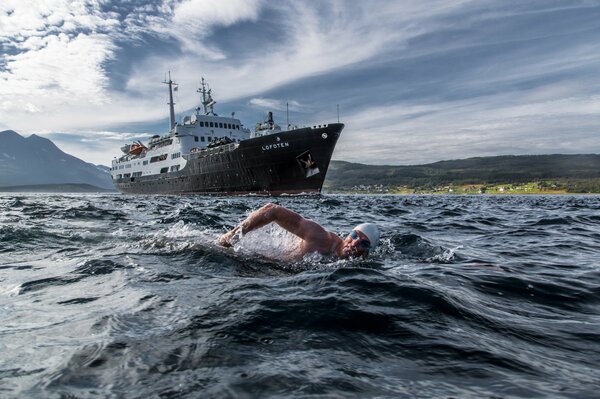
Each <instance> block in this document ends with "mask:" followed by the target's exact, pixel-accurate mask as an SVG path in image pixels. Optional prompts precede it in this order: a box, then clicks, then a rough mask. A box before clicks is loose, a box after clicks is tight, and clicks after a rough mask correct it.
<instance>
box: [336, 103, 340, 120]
mask: <svg viewBox="0 0 600 399" xmlns="http://www.w3.org/2000/svg"><path fill="white" fill-rule="evenodd" d="M337 112H338V123H340V104H337Z"/></svg>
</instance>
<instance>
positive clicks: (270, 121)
mask: <svg viewBox="0 0 600 399" xmlns="http://www.w3.org/2000/svg"><path fill="white" fill-rule="evenodd" d="M267 122H269V125H273V123H274V122H273V112H271V111H269V119H267Z"/></svg>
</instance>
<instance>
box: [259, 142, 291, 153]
mask: <svg viewBox="0 0 600 399" xmlns="http://www.w3.org/2000/svg"><path fill="white" fill-rule="evenodd" d="M289 146H290V143H288V142H287V141H286V142H285V143H275V144H267V145H263V146H262V150H263V151H269V150H272V149H275V148H285V147H289Z"/></svg>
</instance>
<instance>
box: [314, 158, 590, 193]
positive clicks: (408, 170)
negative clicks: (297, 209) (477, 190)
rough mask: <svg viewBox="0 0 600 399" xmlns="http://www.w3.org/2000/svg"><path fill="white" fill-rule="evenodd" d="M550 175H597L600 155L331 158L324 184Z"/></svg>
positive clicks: (413, 184) (437, 182) (415, 184)
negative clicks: (376, 161) (401, 162)
mask: <svg viewBox="0 0 600 399" xmlns="http://www.w3.org/2000/svg"><path fill="white" fill-rule="evenodd" d="M549 179H570V180H581V179H600V155H598V154H579V155H564V154H552V155H502V156H493V157H477V158H468V159H459V160H452V161H440V162H435V163H430V164H425V165H405V166H390V165H363V164H359V163H350V162H345V161H332V162H331V165H330V167H329V170H328V172H327V178H326V180H325V185H326V187H328V188H330V189H349V188H352V187H354V186H360V185H363V186H374V185H383V186H409V187H426V186H436V185H444V184H495V183H522V182H528V181H534V180H549Z"/></svg>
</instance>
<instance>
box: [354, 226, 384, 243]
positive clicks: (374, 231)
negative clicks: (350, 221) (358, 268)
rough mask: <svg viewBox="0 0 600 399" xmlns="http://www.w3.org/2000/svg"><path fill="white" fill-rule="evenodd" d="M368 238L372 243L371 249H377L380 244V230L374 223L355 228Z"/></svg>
mask: <svg viewBox="0 0 600 399" xmlns="http://www.w3.org/2000/svg"><path fill="white" fill-rule="evenodd" d="M354 230H357V231H360V232H361V233H363V234H364V235H366V236H367V238H368V239H369V241H370V242H371V249H373V248H375V247H376V246H377V244H378V243H379V229H378V228H377V226H375V225H374V224H373V223H362V224H359V225H358V226H356V227H355V228H354Z"/></svg>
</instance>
